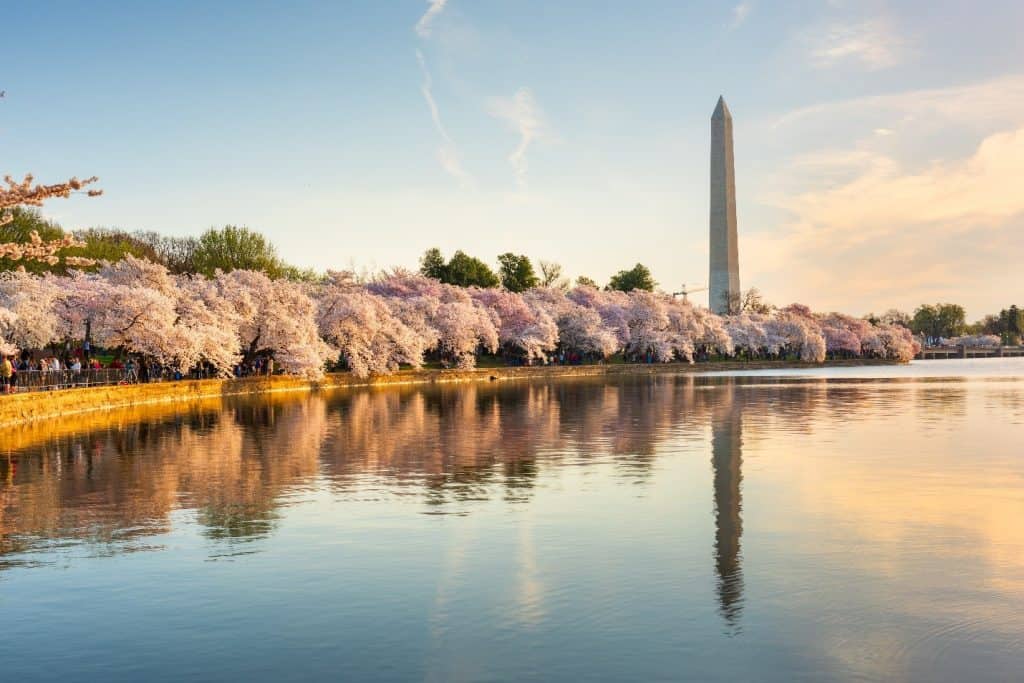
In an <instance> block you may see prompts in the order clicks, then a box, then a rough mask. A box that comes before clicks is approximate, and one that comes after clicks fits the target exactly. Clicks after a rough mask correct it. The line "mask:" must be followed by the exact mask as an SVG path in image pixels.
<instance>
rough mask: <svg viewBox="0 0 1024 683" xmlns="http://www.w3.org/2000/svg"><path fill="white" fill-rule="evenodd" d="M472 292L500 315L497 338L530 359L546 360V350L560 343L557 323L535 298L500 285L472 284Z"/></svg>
mask: <svg viewBox="0 0 1024 683" xmlns="http://www.w3.org/2000/svg"><path fill="white" fill-rule="evenodd" d="M469 295H470V296H471V297H472V298H473V299H474V300H475V301H478V302H480V303H481V304H482V305H483V306H485V307H486V308H488V309H490V310H492V311H494V312H495V313H496V314H497V316H498V321H499V326H498V341H499V342H500V344H501V345H502V346H503V347H505V348H506V349H507V350H509V351H510V352H513V353H522V354H523V355H524V356H525V357H526V360H527V362H530V361H533V360H538V361H541V362H546V361H547V354H548V353H550V352H551V351H554V350H555V347H556V346H557V345H558V326H557V325H556V324H555V321H554V320H552V319H551V316H550V315H549V314H548V313H547V311H545V310H544V309H543V307H542V306H541V305H539V304H537V303H536V302H533V303H532V304H531V302H530V301H529V300H527V299H526V298H524V297H523V296H522V295H520V294H517V293H514V292H509V291H507V290H501V289H490V288H489V289H481V288H479V287H470V288H469Z"/></svg>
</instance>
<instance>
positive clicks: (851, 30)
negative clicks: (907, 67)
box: [807, 19, 904, 71]
mask: <svg viewBox="0 0 1024 683" xmlns="http://www.w3.org/2000/svg"><path fill="white" fill-rule="evenodd" d="M807 42H808V43H809V45H810V53H811V54H810V56H811V63H812V64H813V65H814V66H815V67H817V68H819V69H828V68H831V67H835V66H840V65H850V64H852V65H856V66H860V67H863V68H866V69H869V70H872V71H875V70H878V69H884V68H887V67H890V66H894V65H895V64H897V63H899V61H900V58H901V56H902V54H903V47H904V44H903V41H902V40H901V39H900V38H899V37H898V36H897V35H896V32H895V31H894V30H893V28H892V26H891V24H890V22H889V21H887V20H884V19H872V20H870V21H864V22H860V23H853V24H847V23H834V24H830V25H828V26H825V27H817V28H814V29H812V30H811V31H809V32H808V33H807Z"/></svg>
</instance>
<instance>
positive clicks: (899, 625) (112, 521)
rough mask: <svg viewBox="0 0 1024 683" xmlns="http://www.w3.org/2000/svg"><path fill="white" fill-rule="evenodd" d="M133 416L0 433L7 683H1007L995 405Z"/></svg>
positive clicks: (1006, 539) (848, 386) (1004, 454)
mask: <svg viewBox="0 0 1024 683" xmlns="http://www.w3.org/2000/svg"><path fill="white" fill-rule="evenodd" d="M161 411H167V409H156V410H155V411H147V412H142V413H138V412H136V413H127V414H126V413H121V414H117V413H114V414H105V415H97V416H92V417H87V418H86V417H83V418H78V419H76V420H75V421H74V422H71V421H64V422H62V423H60V424H59V425H57V426H56V427H53V428H50V429H48V430H43V429H40V428H28V429H25V430H21V431H18V430H15V431H12V432H10V433H9V434H7V435H6V436H7V438H6V441H5V444H4V445H5V450H4V451H3V453H2V455H0V591H2V593H0V621H2V622H3V624H4V626H5V627H6V630H5V632H6V633H7V636H6V638H5V639H4V640H3V641H2V642H0V656H2V657H3V658H4V659H3V661H4V662H5V673H8V674H9V675H10V676H12V680H35V679H45V678H48V677H61V676H63V677H64V678H65V679H67V678H99V677H102V678H104V679H106V680H117V679H118V678H122V679H123V678H131V677H138V676H144V677H146V678H147V679H149V680H173V679H176V678H180V677H188V676H191V677H199V678H202V677H204V676H206V677H218V676H220V677H232V676H237V675H247V676H248V677H250V678H254V679H265V680H270V679H279V678H281V677H287V676H289V675H291V676H295V675H299V674H301V675H302V676H304V677H331V676H336V675H339V672H343V673H344V675H345V676H347V677H350V678H352V679H359V680H373V679H392V680H393V679H410V678H412V679H433V680H474V679H480V678H499V679H522V678H529V677H543V678H546V679H556V680H557V679H570V678H574V679H580V678H587V679H589V678H602V677H604V678H615V679H621V678H629V677H633V678H644V679H665V678H678V677H680V676H681V673H680V672H685V675H686V677H692V678H699V679H702V680H708V679H711V680H713V679H729V680H735V679H737V678H740V679H742V678H751V677H757V678H769V679H770V678H775V679H777V680H793V679H801V678H805V679H806V678H813V679H821V678H846V677H854V676H856V677H862V678H867V679H872V678H883V679H884V678H892V677H901V676H902V677H907V678H918V677H926V678H929V679H931V680H956V679H957V678H959V677H961V676H963V675H966V674H968V673H971V672H975V675H974V677H975V678H977V677H978V676H977V674H976V671H977V670H978V668H979V667H982V663H983V668H984V671H985V672H987V673H986V674H985V675H982V676H981V678H982V679H983V680H984V679H985V678H986V677H989V678H993V679H998V677H999V676H1000V675H1010V677H1011V678H1012V673H1013V672H1014V671H1018V670H1019V667H1020V666H1024V657H1022V656H1021V654H1020V652H1021V648H1020V645H1021V634H1022V633H1024V624H1022V617H1021V616H1020V615H1021V614H1022V613H1024V609H1022V608H1024V599H1022V595H1024V561H1021V559H1020V558H1021V557H1024V532H1021V531H1019V530H1018V529H1017V525H1016V524H1015V523H1010V522H1009V521H1008V522H1007V523H1002V522H1001V520H1015V519H1019V518H1020V515H1021V513H1024V495H1022V493H1021V491H1020V490H1018V487H1016V486H1015V485H1013V484H1012V482H1014V481H1017V480H1019V479H1020V478H1022V477H1024V466H1022V464H1021V463H1020V460H1019V457H1017V455H1016V454H1015V453H1014V448H1013V446H1012V445H1011V444H1013V443H1019V437H1020V435H1021V429H1022V425H1024V389H1022V383H1021V382H1019V381H1005V382H1004V381H997V382H993V381H968V380H963V379H951V380H943V381H921V382H899V381H858V380H846V381H835V380H776V379H765V378H748V379H732V378H694V377H688V376H655V377H635V378H621V379H618V380H609V381H606V380H582V379H581V380H571V381H563V382H550V383H546V382H534V383H508V382H506V383H496V384H491V385H462V386H438V387H429V388H427V387H424V388H415V387H404V388H389V389H380V390H365V391H352V392H338V393H333V394H325V395H322V396H309V397H291V398H288V397H268V398H266V399H258V400H240V401H230V402H226V403H221V402H213V403H209V404H202V405H198V406H195V407H194V408H193V409H191V410H190V411H187V412H185V413H173V412H169V411H168V412H161ZM983 442H984V443H986V444H987V445H986V448H985V449H984V450H983V451H980V450H977V449H975V450H971V448H970V445H972V444H973V445H975V446H976V445H977V444H979V443H983ZM964 453H971V454H972V455H971V458H970V460H965V458H964V455H963V454H964ZM97 624H102V628H98V627H97ZM53 642H60V643H61V648H60V649H59V653H55V651H54V650H53V648H52V647H49V646H48V643H53ZM125 643H130V644H131V647H124V646H123V645H124V644H125ZM180 652H188V653H189V656H188V657H181V656H178V655H176V653H180ZM297 662H301V665H298V664H296V663H297ZM296 666H299V668H298V669H296V668H295V667H296ZM125 671H130V672H132V675H131V676H126V675H123V673H122V672H125ZM766 671H767V672H770V673H769V674H766V673H765V672H766Z"/></svg>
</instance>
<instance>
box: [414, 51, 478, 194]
mask: <svg viewBox="0 0 1024 683" xmlns="http://www.w3.org/2000/svg"><path fill="white" fill-rule="evenodd" d="M416 59H417V61H419V63H420V71H421V72H422V73H423V83H422V84H421V85H420V92H421V93H423V99H424V100H426V102H427V109H429V110H430V119H431V121H433V123H434V129H435V130H436V131H437V134H438V135H439V136H441V146H440V147H438V149H437V160H438V162H440V164H441V167H442V168H444V170H445V171H447V172H448V173H449V174H451V175H452V176H453V177H454V178H456V179H457V180H458V181H459V182H460V183H461V184H462V185H463V186H464V187H465V186H471V185H472V184H473V177H472V176H471V175H470V174H469V173H468V172H467V171H466V169H464V168H463V167H462V162H461V161H460V160H459V150H458V148H457V147H456V145H455V141H454V140H452V138H451V136H450V135H449V134H448V131H447V129H446V128H445V127H444V123H443V122H442V121H441V112H440V110H438V108H437V100H435V99H434V91H433V87H434V81H433V79H432V78H431V77H430V70H429V69H428V68H427V61H426V60H425V59H424V58H423V53H422V52H420V51H419V50H416Z"/></svg>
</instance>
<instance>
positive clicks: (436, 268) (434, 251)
mask: <svg viewBox="0 0 1024 683" xmlns="http://www.w3.org/2000/svg"><path fill="white" fill-rule="evenodd" d="M445 268H447V264H445V262H444V256H443V255H442V254H441V250H440V249H438V248H437V247H431V248H430V249H427V250H426V251H425V252H423V256H422V257H421V258H420V273H422V274H423V275H425V276H427V277H432V278H434V279H435V280H440V281H442V282H444V281H445V276H446V272H445Z"/></svg>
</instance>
